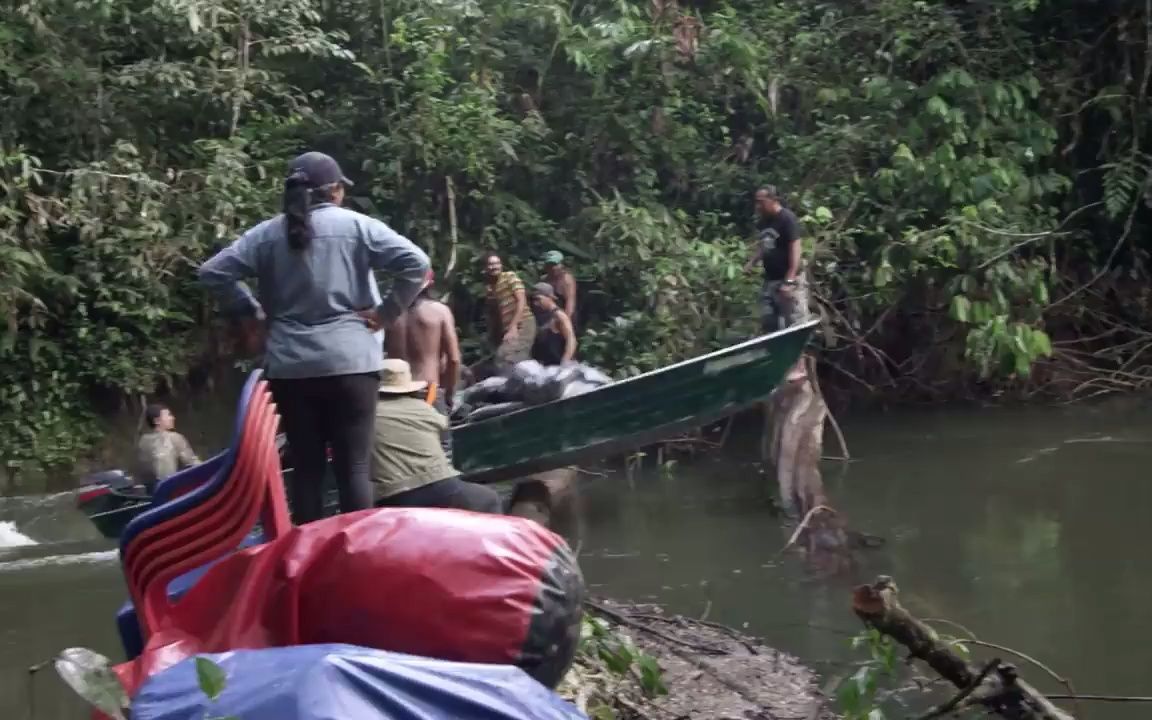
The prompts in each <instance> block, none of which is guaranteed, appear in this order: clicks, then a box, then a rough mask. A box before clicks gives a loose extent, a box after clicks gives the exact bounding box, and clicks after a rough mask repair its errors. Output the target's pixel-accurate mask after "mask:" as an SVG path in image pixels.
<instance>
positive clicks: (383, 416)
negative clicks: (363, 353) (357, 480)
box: [372, 358, 504, 514]
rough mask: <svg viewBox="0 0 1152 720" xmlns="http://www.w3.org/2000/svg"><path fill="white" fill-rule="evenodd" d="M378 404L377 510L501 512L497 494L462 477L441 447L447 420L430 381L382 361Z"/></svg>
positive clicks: (400, 364) (403, 366) (395, 360)
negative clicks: (434, 402) (437, 405)
mask: <svg viewBox="0 0 1152 720" xmlns="http://www.w3.org/2000/svg"><path fill="white" fill-rule="evenodd" d="M380 378H381V381H380V397H379V400H378V402H377V404H376V437H375V440H374V442H373V445H372V480H373V481H374V482H375V484H376V497H377V500H376V506H377V507H444V508H458V509H460V510H472V511H475V512H488V513H497V514H499V513H502V512H503V509H504V508H503V503H502V502H501V500H500V495H499V494H498V493H497V492H496V491H495V490H493V489H492V488H490V487H486V486H484V485H478V484H476V483H470V482H467V481H465V480H461V479H460V471H459V470H457V469H456V468H455V467H453V466H452V461H451V460H449V459H448V456H447V455H446V454H445V453H444V448H443V447H442V446H441V445H440V434H441V433H442V432H444V431H446V430H447V429H448V418H447V417H445V416H444V415H443V414H441V413H439V412H437V411H436V410H435V409H434V408H433V407H432V406H431V405H430V404H429V403H428V399H427V393H428V383H427V382H426V381H424V380H413V379H412V370H411V368H410V367H409V365H408V363H407V362H406V361H404V360H400V359H398V358H388V359H386V360H385V361H384V369H383V370H381V371H380Z"/></svg>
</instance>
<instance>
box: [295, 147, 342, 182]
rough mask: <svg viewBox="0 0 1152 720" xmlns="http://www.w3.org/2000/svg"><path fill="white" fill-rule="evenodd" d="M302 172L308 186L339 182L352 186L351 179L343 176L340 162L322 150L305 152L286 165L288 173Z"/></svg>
mask: <svg viewBox="0 0 1152 720" xmlns="http://www.w3.org/2000/svg"><path fill="white" fill-rule="evenodd" d="M294 173H302V174H303V175H304V176H305V181H306V182H307V183H308V187H310V188H319V187H324V186H325V185H335V184H336V183H341V184H343V185H347V186H348V187H352V184H353V183H352V181H351V180H349V179H348V178H347V177H345V176H344V171H343V170H341V169H340V164H339V163H337V162H336V160H335V159H333V158H332V156H331V155H325V154H324V153H322V152H306V153H304V154H303V155H299V156H297V157H296V159H295V160H293V161H292V163H291V164H290V165H288V174H289V175H292V174H294Z"/></svg>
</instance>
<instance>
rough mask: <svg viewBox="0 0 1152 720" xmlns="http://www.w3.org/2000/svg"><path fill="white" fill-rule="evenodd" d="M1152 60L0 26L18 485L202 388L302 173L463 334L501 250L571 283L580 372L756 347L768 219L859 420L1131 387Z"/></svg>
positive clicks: (1087, 0)
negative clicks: (193, 385)
mask: <svg viewBox="0 0 1152 720" xmlns="http://www.w3.org/2000/svg"><path fill="white" fill-rule="evenodd" d="M1150 47H1152V0H1128V1H1120V0H1115V1H1112V2H1109V1H1107V0H1099V1H1094V0H948V1H946V0H916V1H913V0H867V1H865V2H854V3H844V2H823V1H817V0H795V1H793V2H749V1H746V0H733V1H731V2H711V1H706V0H705V1H702V2H699V3H696V4H694V5H687V4H683V5H681V4H677V2H676V0H645V1H643V2H640V1H638V0H591V1H573V2H561V1H552V0H487V1H486V2H477V1H476V0H399V1H395V0H394V1H392V2H384V0H342V1H340V2H336V1H335V0H322V1H321V2H314V1H313V0H153V1H150V2H144V1H142V0H6V2H5V11H4V13H3V15H2V17H0V94H2V95H3V100H4V105H3V107H4V112H3V113H0V189H2V195H0V316H2V318H3V322H2V323H0V374H2V375H3V377H4V379H5V382H4V383H3V385H2V386H0V457H2V458H4V459H7V460H19V459H32V458H35V459H38V460H40V461H41V462H44V463H54V462H66V461H67V460H68V459H69V458H71V457H72V456H73V455H74V453H75V452H76V451H77V450H79V449H81V448H83V447H84V446H86V445H87V444H88V443H89V442H90V440H91V435H90V433H91V431H92V428H93V427H94V425H93V423H92V422H91V420H92V413H93V410H94V408H95V407H97V405H96V404H94V403H95V402H96V400H98V399H99V398H107V397H110V396H111V397H136V396H137V395H139V394H142V393H150V392H153V391H155V390H156V388H157V387H158V386H161V385H165V384H171V383H173V382H177V381H179V380H180V379H181V378H184V377H186V376H187V374H188V372H189V371H190V369H192V368H193V367H194V366H197V365H202V364H205V363H209V362H211V360H212V357H210V355H211V352H210V351H206V350H205V348H206V347H210V344H209V343H207V341H206V333H207V330H206V328H208V327H209V326H210V324H211V323H210V320H211V318H212V317H213V310H212V308H211V307H209V305H208V303H207V300H206V299H205V297H204V295H203V293H202V292H201V291H200V290H199V289H198V288H196V287H195V285H194V282H193V280H194V268H195V266H196V265H197V264H198V263H199V262H200V261H201V260H203V259H204V258H205V257H206V256H207V255H208V254H209V253H210V252H212V251H213V250H214V249H215V248H217V247H219V246H221V245H222V244H224V243H227V242H230V241H231V240H232V239H233V238H234V237H235V236H236V234H237V233H238V231H240V230H242V229H243V228H244V227H245V226H247V225H249V224H251V223H253V222H255V221H257V220H259V219H262V218H264V217H266V216H267V215H268V214H270V213H273V212H275V211H276V208H277V203H278V192H279V189H280V180H281V178H282V175H283V172H284V164H285V161H286V159H287V158H289V157H290V156H291V155H293V154H294V153H296V152H298V151H300V150H302V149H304V148H311V149H320V150H324V151H327V152H329V153H331V154H333V155H335V156H336V157H338V158H339V159H340V160H341V161H342V162H343V163H344V164H345V166H346V169H347V170H348V172H349V173H350V174H351V175H352V176H353V178H354V179H355V180H356V181H357V185H356V189H355V191H354V193H353V195H354V197H353V199H352V202H353V205H354V206H355V207H357V208H358V209H361V210H362V211H365V212H369V213H371V214H374V215H376V216H378V217H380V218H382V219H384V220H386V221H387V222H389V223H390V224H392V225H393V226H394V227H396V228H397V229H398V230H399V231H400V232H402V233H404V234H406V235H407V236H409V237H411V238H412V239H414V240H415V241H416V242H417V243H419V244H420V245H421V246H423V247H424V248H425V249H426V250H428V251H429V253H430V255H432V256H433V258H434V262H435V264H436V267H437V268H438V270H440V272H441V276H442V277H443V276H444V275H445V273H447V277H446V279H442V282H441V284H442V286H446V287H448V288H449V289H451V290H452V301H453V304H454V305H455V307H456V308H457V310H458V313H459V315H460V316H461V320H462V325H464V326H465V330H468V329H469V328H470V326H471V323H470V322H466V321H467V320H469V319H470V317H471V316H472V307H473V305H474V302H475V301H474V300H473V298H476V297H477V293H476V283H477V279H478V278H477V272H476V270H475V263H474V262H473V261H474V259H475V258H476V257H477V255H478V253H479V252H480V249H481V248H487V247H492V248H496V249H498V250H499V251H500V252H501V253H502V254H503V255H504V256H505V258H506V262H507V263H509V264H510V265H512V266H513V267H515V268H516V269H519V270H521V271H523V272H524V273H526V275H528V276H531V275H534V274H535V273H536V272H538V271H539V268H538V267H536V266H535V265H534V262H535V258H537V257H539V255H540V253H541V252H543V251H544V250H547V249H551V248H558V249H561V250H562V251H564V252H565V253H566V254H568V255H569V256H570V257H571V258H572V261H571V264H572V266H573V267H574V269H575V270H576V271H577V273H578V276H579V277H580V278H581V280H582V282H583V287H584V289H585V290H584V294H585V297H586V303H585V304H586V306H587V307H588V309H589V311H590V312H591V314H592V317H591V319H590V322H589V326H588V329H587V331H586V334H585V336H584V338H583V348H582V349H583V352H584V355H585V357H587V358H588V359H590V360H591V361H593V362H596V363H598V364H601V365H604V366H606V367H609V368H613V369H616V370H617V371H619V372H625V373H626V372H636V371H640V370H645V369H648V368H652V367H655V366H658V365H661V364H663V363H666V362H669V361H671V360H674V359H678V358H681V357H684V356H686V355H689V354H692V353H694V352H698V351H700V350H703V349H708V348H711V347H715V346H717V345H720V344H724V343H726V342H730V341H731V340H733V339H735V338H738V337H741V336H744V335H747V334H749V333H750V332H752V331H753V328H754V325H755V324H754V315H755V307H754V297H755V292H756V279H755V278H752V277H748V276H744V275H742V274H741V272H740V266H741V264H742V262H743V260H744V258H745V254H746V252H747V239H748V238H749V236H750V233H751V231H752V227H753V214H752V204H751V198H752V193H753V191H754V189H755V188H756V187H757V186H759V185H761V184H764V183H772V184H775V185H777V186H778V187H780V188H781V189H782V190H784V191H785V192H786V193H787V194H788V197H789V201H790V204H791V205H792V206H793V208H794V209H795V210H796V211H797V213H798V214H799V215H800V216H801V217H802V218H803V220H804V223H805V226H806V238H805V248H806V255H807V257H808V259H809V262H808V273H809V276H810V278H811V280H812V282H813V289H814V295H815V302H814V305H815V307H816V308H818V309H819V311H820V313H821V314H822V316H823V317H824V319H825V322H824V329H823V332H822V333H821V334H820V343H821V345H822V348H823V349H822V351H821V360H822V364H823V367H824V370H825V372H826V374H827V377H828V379H829V380H830V381H831V382H832V384H833V385H835V386H838V387H839V388H840V389H841V390H842V391H852V392H857V391H858V392H860V393H861V394H863V395H866V396H873V397H876V396H879V397H885V398H889V399H900V398H922V399H943V398H949V397H956V396H963V395H968V394H973V393H977V392H987V391H991V390H1003V389H1014V390H1020V391H1024V392H1041V391H1050V392H1054V393H1059V394H1061V395H1063V396H1072V395H1077V394H1078V395H1083V394H1090V393H1091V392H1095V391H1098V390H1107V389H1116V388H1121V387H1135V386H1139V385H1142V384H1144V383H1145V382H1147V379H1148V373H1149V371H1148V369H1147V368H1146V367H1145V366H1146V365H1148V364H1149V358H1148V357H1147V354H1146V352H1145V350H1144V348H1146V347H1147V343H1146V342H1145V340H1146V339H1147V338H1148V337H1149V335H1148V334H1147V333H1145V332H1144V331H1143V330H1141V329H1140V328H1141V327H1142V326H1143V325H1145V324H1146V323H1145V321H1146V320H1147V319H1148V290H1147V285H1148V283H1147V279H1148V262H1147V253H1148V251H1149V239H1148V226H1149V203H1150V201H1152V200H1150V198H1152V185H1150V171H1152V154H1150V151H1149V147H1148V146H1149V145H1150V144H1152V134H1150V132H1149V123H1150V122H1152V113H1150V112H1149V98H1148V95H1149V90H1150V82H1149V81H1150V76H1152V52H1150V50H1149V48H1150ZM206 353H207V354H206Z"/></svg>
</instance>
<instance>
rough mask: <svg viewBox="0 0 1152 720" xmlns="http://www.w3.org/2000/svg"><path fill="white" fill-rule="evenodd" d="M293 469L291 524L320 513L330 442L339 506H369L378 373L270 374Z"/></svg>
mask: <svg viewBox="0 0 1152 720" xmlns="http://www.w3.org/2000/svg"><path fill="white" fill-rule="evenodd" d="M270 385H271V387H272V397H273V399H275V401H276V406H277V409H279V411H280V415H281V416H282V417H283V418H284V434H285V435H287V436H288V450H289V453H290V455H291V458H292V462H293V466H294V470H295V471H294V472H293V473H292V474H291V477H290V478H289V480H288V498H289V500H290V502H291V503H292V516H293V519H294V520H295V521H296V523H297V524H299V525H303V524H304V523H309V522H312V521H313V520H319V519H320V518H321V517H323V516H324V470H325V466H326V464H327V462H328V457H327V452H326V451H327V448H328V447H331V448H332V465H333V468H332V469H333V470H334V475H335V476H336V489H337V490H338V491H339V493H340V512H354V511H356V510H364V509H367V508H370V507H372V478H371V467H370V464H371V459H372V438H373V430H374V429H375V423H376V397H377V396H376V392H377V389H378V388H379V385H380V376H379V374H378V373H359V374H356V375H333V376H330V377H320V378H300V379H292V380H272V381H271V382H270Z"/></svg>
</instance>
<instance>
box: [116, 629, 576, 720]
mask: <svg viewBox="0 0 1152 720" xmlns="http://www.w3.org/2000/svg"><path fill="white" fill-rule="evenodd" d="M202 657H205V658H207V659H209V660H212V661H213V662H214V663H216V664H217V665H218V666H220V667H221V668H222V669H223V670H224V672H225V674H226V678H227V679H226V684H225V688H224V691H223V692H222V693H221V694H220V696H219V698H218V699H217V700H216V701H215V702H212V701H211V700H209V698H208V697H207V696H206V695H205V694H204V692H203V691H202V690H201V688H200V684H199V680H198V678H197V673H196V664H195V662H196V659H195V658H189V659H187V660H184V661H182V662H180V663H179V664H177V665H175V666H173V667H171V668H169V669H168V670H165V671H164V672H162V673H159V674H157V675H155V676H153V677H152V678H150V679H149V680H148V681H147V682H146V683H145V684H144V686H143V688H141V690H140V693H139V694H138V695H137V696H136V699H135V701H134V702H133V703H132V719H133V720H202V719H203V718H204V717H230V716H231V717H237V718H242V720H386V719H387V720H445V719H449V718H450V719H452V720H587V716H585V715H584V714H583V713H581V712H580V711H579V710H577V709H576V707H575V706H574V705H572V704H571V703H568V702H565V701H564V700H561V699H560V697H559V696H557V695H556V694H555V693H554V692H552V691H551V690H549V689H547V688H545V687H544V686H543V685H541V684H539V683H538V682H536V681H535V680H533V679H532V678H531V677H529V676H528V675H527V674H526V673H525V672H524V671H523V670H520V669H519V668H516V667H512V666H510V665H482V664H475V663H458V662H448V661H444V660H433V659H430V658H422V657H416V656H414V655H403V654H400V653H391V652H385V651H383V650H371V649H368V648H361V647H355V646H352V645H302V646H296V647H286V648H271V649H264V650H237V651H234V652H228V653H220V654H216V655H204V656H202Z"/></svg>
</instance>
